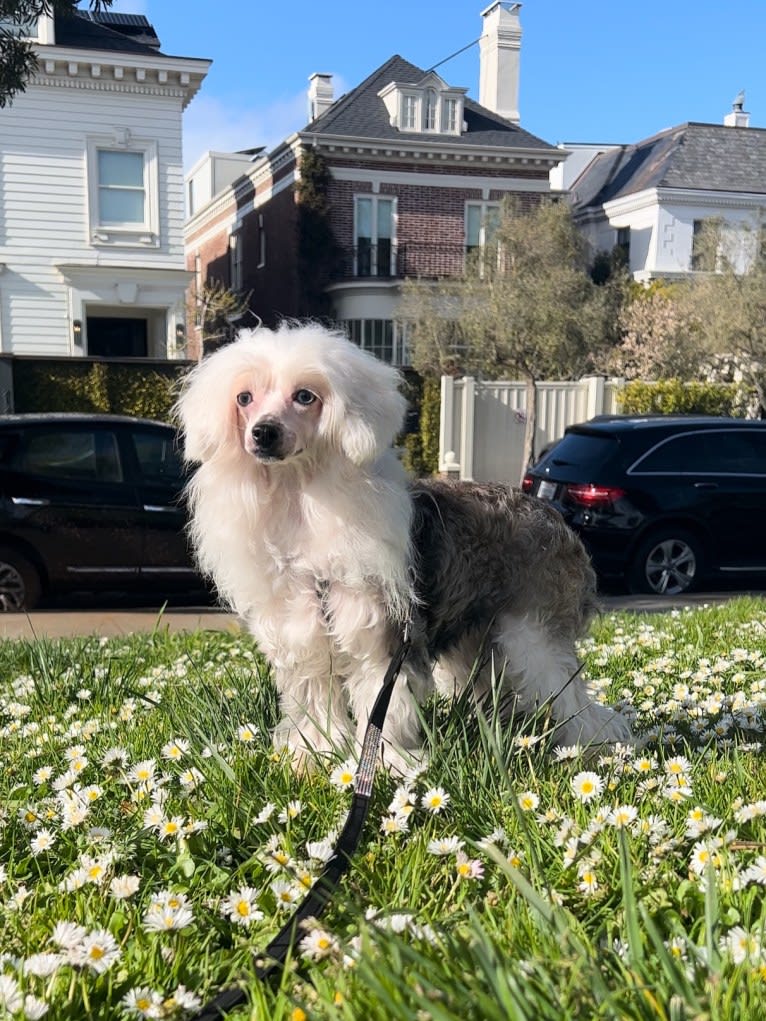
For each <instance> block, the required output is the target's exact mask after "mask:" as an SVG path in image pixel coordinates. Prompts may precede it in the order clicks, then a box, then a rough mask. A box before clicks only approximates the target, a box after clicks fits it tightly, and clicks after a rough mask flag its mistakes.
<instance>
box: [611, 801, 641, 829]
mask: <svg viewBox="0 0 766 1021" xmlns="http://www.w3.org/2000/svg"><path fill="white" fill-rule="evenodd" d="M637 815H638V809H637V808H636V807H635V805H618V806H617V807H616V808H613V809H612V811H611V812H610V813H609V817H608V820H607V821H608V822H609V824H610V825H611V826H614V828H615V829H617V830H621V829H625V828H626V827H627V826H630V825H631V823H633V822H634V821H635V819H636V816H637Z"/></svg>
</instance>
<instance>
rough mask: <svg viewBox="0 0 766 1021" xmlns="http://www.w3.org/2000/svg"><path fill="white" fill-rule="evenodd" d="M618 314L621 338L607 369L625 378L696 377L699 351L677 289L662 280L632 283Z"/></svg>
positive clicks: (610, 354) (700, 354) (607, 361)
mask: <svg viewBox="0 0 766 1021" xmlns="http://www.w3.org/2000/svg"><path fill="white" fill-rule="evenodd" d="M627 295H628V297H627V300H626V301H625V302H624V303H623V305H622V307H621V309H620V311H619V314H618V318H617V323H618V328H619V331H620V341H619V343H618V344H617V345H616V346H615V347H614V348H613V349H612V351H611V352H610V353H609V355H608V357H607V360H606V363H605V364H606V368H607V371H609V372H610V373H613V374H614V375H617V376H623V377H624V378H625V379H643V380H647V379H664V378H667V377H671V376H672V377H675V378H677V379H682V380H691V379H696V378H698V376H699V371H700V365H701V362H702V360H703V355H702V353H701V352H700V349H699V344H698V342H697V338H696V336H695V331H694V329H693V328H691V327H690V325H689V323H688V319H687V316H686V312H685V308H684V303H683V302H682V301H681V296H680V292H679V288H678V287H677V286H673V285H667V284H664V283H662V282H660V281H653V282H652V283H651V284H649V285H648V286H646V287H645V286H643V285H642V284H632V285H631V286H630V287H629V288H628V292H627Z"/></svg>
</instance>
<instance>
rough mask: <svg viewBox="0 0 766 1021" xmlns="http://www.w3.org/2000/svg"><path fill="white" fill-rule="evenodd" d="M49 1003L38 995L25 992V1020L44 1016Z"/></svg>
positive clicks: (34, 1019) (33, 1019) (28, 1020)
mask: <svg viewBox="0 0 766 1021" xmlns="http://www.w3.org/2000/svg"><path fill="white" fill-rule="evenodd" d="M49 1006H50V1005H49V1004H48V1003H46V1002H45V1000H42V999H40V997H39V996H33V995H32V994H31V993H27V995H26V996H25V997H24V1017H25V1018H26V1019H27V1021H38V1018H41V1017H45V1015H46V1014H47V1013H48V1008H49Z"/></svg>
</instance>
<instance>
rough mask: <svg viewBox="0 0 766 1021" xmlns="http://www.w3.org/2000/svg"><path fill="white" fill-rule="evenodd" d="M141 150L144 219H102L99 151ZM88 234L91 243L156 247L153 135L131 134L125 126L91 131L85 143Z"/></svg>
mask: <svg viewBox="0 0 766 1021" xmlns="http://www.w3.org/2000/svg"><path fill="white" fill-rule="evenodd" d="M102 151H103V152H130V153H141V155H142V156H143V161H144V220H143V223H131V222H126V223H116V224H115V223H108V224H105V223H102V222H101V219H100V215H99V201H98V198H99V194H98V193H99V184H100V182H99V176H98V154H99V152H102ZM86 162H87V185H88V238H89V242H90V244H91V245H94V246H98V247H101V246H106V247H114V246H120V247H123V246H129V247H137V248H146V247H157V246H158V245H159V243H160V236H159V233H160V232H159V224H160V215H159V160H158V153H157V142H156V141H155V140H154V139H141V138H134V137H133V136H132V135H131V132H130V131H129V130H127V129H116V130H115V132H114V134H112V135H92V136H90V137H89V138H88V139H87V144H86Z"/></svg>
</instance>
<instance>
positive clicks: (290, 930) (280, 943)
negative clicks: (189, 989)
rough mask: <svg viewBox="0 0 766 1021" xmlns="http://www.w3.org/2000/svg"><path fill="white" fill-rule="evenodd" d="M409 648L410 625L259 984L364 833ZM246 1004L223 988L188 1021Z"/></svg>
mask: <svg viewBox="0 0 766 1021" xmlns="http://www.w3.org/2000/svg"><path fill="white" fill-rule="evenodd" d="M409 645H410V636H409V626H405V628H404V630H403V632H402V635H401V638H400V640H399V644H398V646H397V648H396V650H395V652H394V654H393V656H392V657H391V662H390V663H389V664H388V670H386V675H385V677H384V678H383V684H382V686H381V689H380V691H379V693H378V697H377V698H376V699H375V705H374V706H373V707H372V712H371V713H370V719H369V721H368V723H367V730H366V731H365V734H364V742H363V744H362V754H361V755H360V757H359V766H358V768H357V773H356V782H355V784H354V797H353V799H352V801H351V807H350V809H349V811H348V815H347V817H346V822H345V823H344V826H343V829H342V830H341V833H340V836H339V837H338V842H337V843H336V845H335V850H334V851H333V855H332V857H331V858H330V859H329V860H328V861H327V863H326V864H325V867H324V869H323V870H322V874H321V875H320V876H319V878H318V879H317V881H316V882H315V883H314V885H313V886H312V888H311V891H310V892H309V893H308V894H307V895H306V897H304V899H303V900H302V901H301V903H300V904H299V905H298V907H297V908H296V909H295V911H294V912H293V914H292V915H291V916H290V919H289V921H288V922H287V923H286V924H285V925H284V926H283V927H282V929H280V931H279V932H278V933H277V935H276V936H275V937H274V939H273V940H272V941H271V943H269V945H268V946H267V947H266V949H265V950H264V951H263V952H262V953H261V954H259V955H258V956H259V957H263V958H264V959H265V960H266V961H267V963H265V964H264V965H263V966H262V967H260V968H258V970H257V975H258V978H259V979H260V980H261V981H265V980H266V979H268V978H271V977H272V976H273V975H275V974H278V973H279V972H281V971H282V968H283V966H284V963H285V961H286V959H287V956H288V954H289V953H290V951H291V950H292V949H293V947H294V946H295V943H296V939H297V937H298V934H299V929H300V925H301V922H303V921H305V920H306V919H307V918H312V917H313V918H319V916H320V915H321V914H322V912H323V911H324V909H325V908H326V907H327V904H328V902H329V900H330V897H331V896H332V893H333V890H334V889H335V887H336V886H337V885H338V883H339V882H340V879H341V876H342V875H343V874H344V872H345V871H346V870H347V869H348V867H349V865H350V864H351V856H352V855H353V853H354V851H356V849H357V847H358V846H359V840H360V838H361V836H362V828H363V827H364V822H365V819H366V818H367V811H368V809H369V807H370V798H371V796H372V788H373V783H374V780H375V771H376V769H377V766H378V752H379V749H380V738H381V733H382V731H383V724H384V723H385V720H386V713H387V712H388V705H389V702H390V701H391V694H392V693H393V690H394V684H395V682H396V678H397V677H398V676H399V671H400V670H401V668H402V663H403V662H404V658H405V656H406V655H407V650H408V649H409ZM246 999H247V994H246V992H245V990H244V989H240V988H231V989H224V990H222V991H221V992H220V993H219V994H218V995H217V996H216V997H215V998H214V999H212V1000H210V1001H209V1002H208V1003H206V1004H205V1006H204V1007H203V1008H202V1010H201V1011H200V1012H199V1013H198V1014H195V1015H193V1018H192V1021H220V1018H223V1017H226V1015H227V1014H228V1013H229V1011H231V1010H233V1009H234V1008H235V1007H237V1006H239V1005H240V1004H241V1003H244V1002H245V1000H246Z"/></svg>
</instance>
